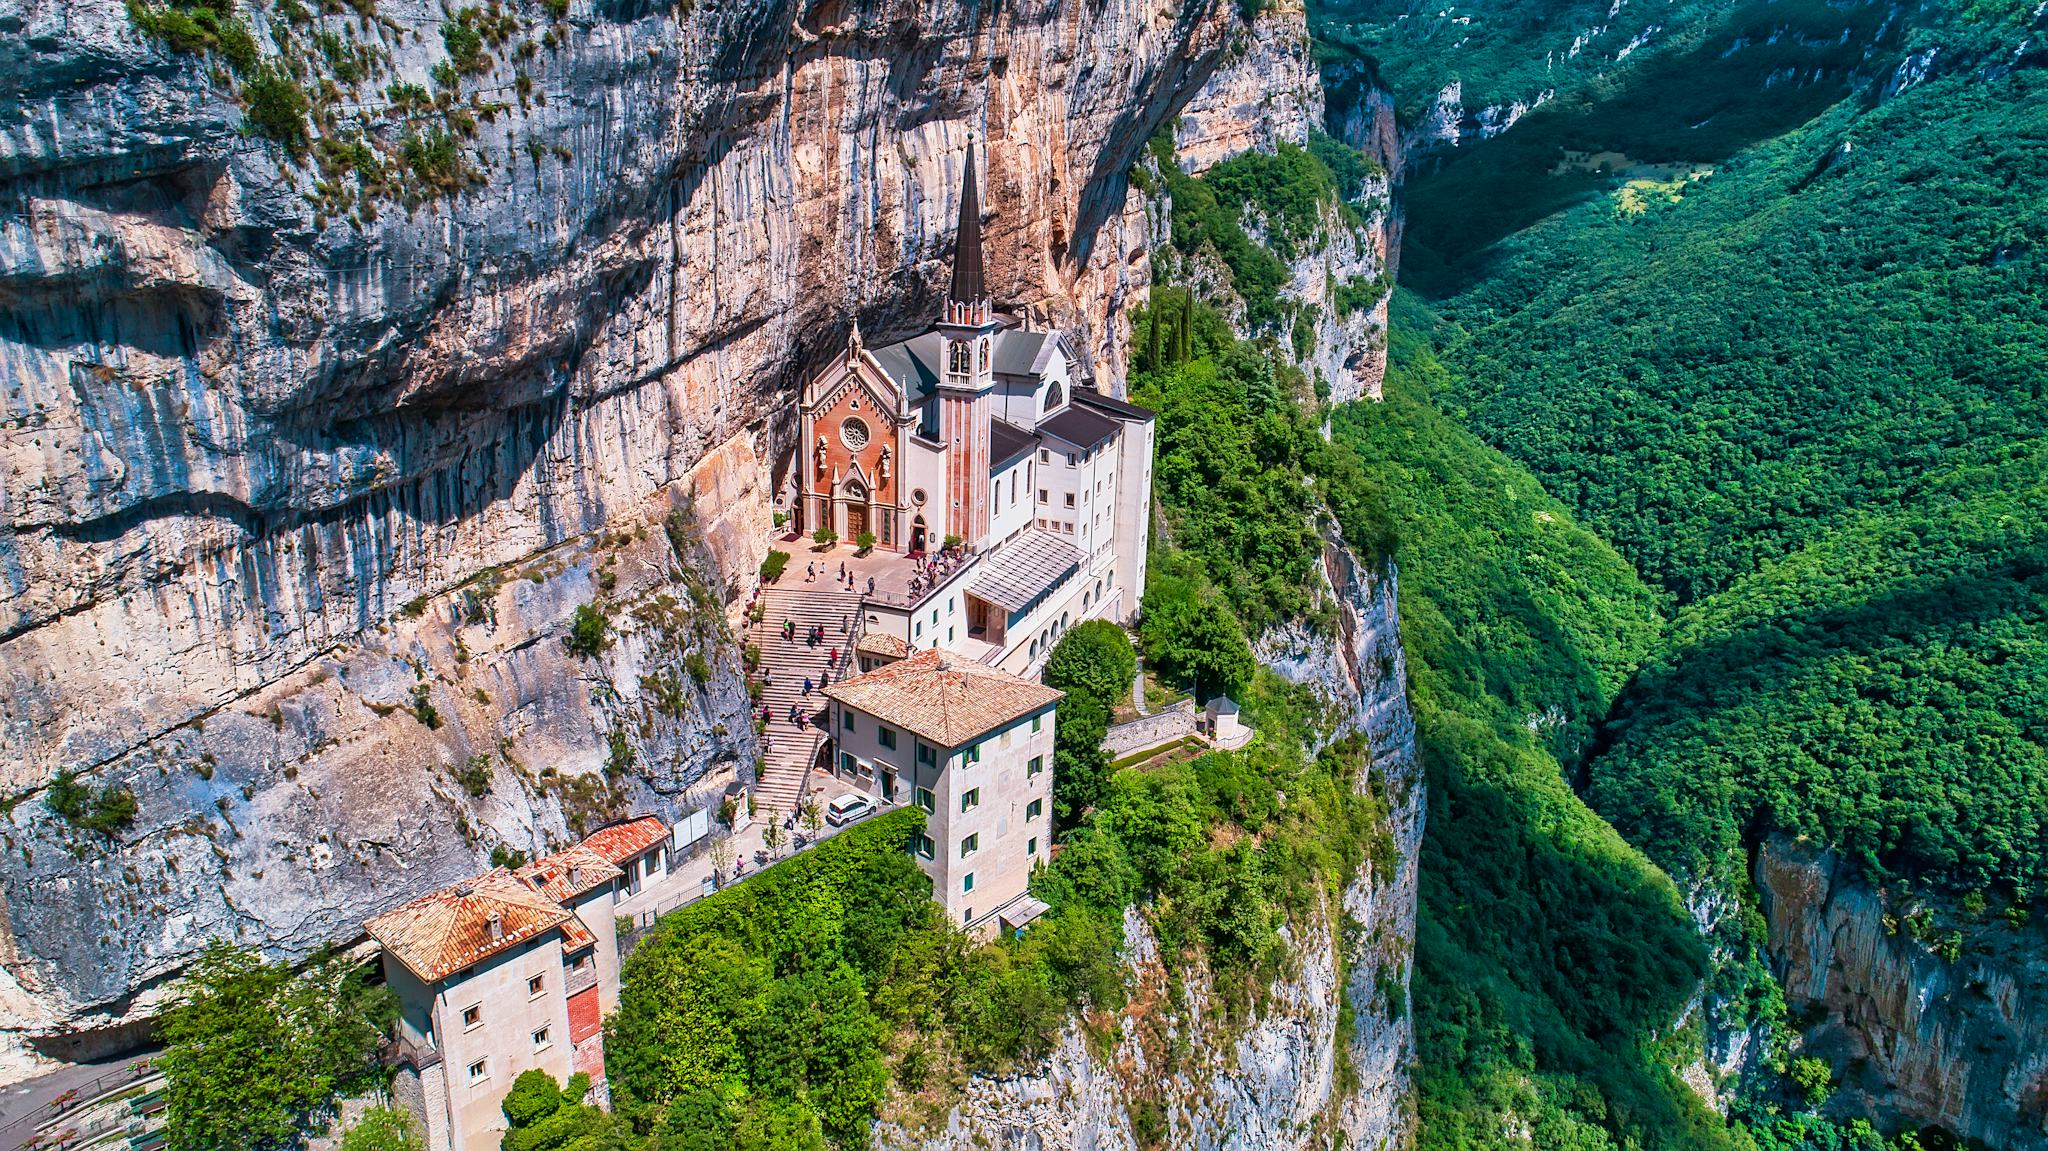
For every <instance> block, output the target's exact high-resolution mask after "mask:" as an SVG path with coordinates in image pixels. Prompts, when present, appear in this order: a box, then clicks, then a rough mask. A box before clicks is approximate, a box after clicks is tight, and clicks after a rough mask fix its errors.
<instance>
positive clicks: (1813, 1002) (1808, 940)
mask: <svg viewBox="0 0 2048 1151" xmlns="http://www.w3.org/2000/svg"><path fill="white" fill-rule="evenodd" d="M1754 876H1755V879H1756V886H1757V893H1758V896H1759V897H1760V899H1761V901H1762V905H1763V907H1762V909H1763V911H1764V915H1765V918H1766V920H1767V921H1768V922H1769V925H1770V941H1769V948H1770V953H1771V959H1772V963H1773V966H1774V967H1776V969H1777V971H1778V973H1779V978H1780V980H1781V981H1782V982H1783V984H1784V988H1785V1003H1786V1006H1787V1007H1788V1008H1789V1009H1790V1012H1791V1014H1792V1016H1793V1018H1794V1019H1800V1020H1805V1021H1808V1022H1807V1025H1806V1026H1805V1027H1804V1028H1803V1029H1802V1030H1803V1033H1804V1050H1805V1051H1806V1052H1807V1053H1810V1054H1814V1055H1819V1056H1821V1057H1823V1058H1826V1059H1827V1060H1828V1061H1829V1062H1830V1063H1831V1064H1832V1065H1833V1067H1834V1070H1835V1074H1836V1078H1837V1081H1838V1083H1839V1088H1838V1090H1837V1091H1836V1093H1835V1096H1834V1098H1833V1099H1832V1101H1831V1103H1830V1109H1831V1110H1839V1111H1842V1112H1846V1113H1849V1114H1860V1115H1866V1116H1869V1117H1871V1118H1873V1119H1875V1120H1877V1121H1878V1122H1879V1123H1880V1124H1881V1125H1882V1126H1884V1127H1886V1128H1891V1127H1896V1126H1907V1127H1922V1126H1938V1127H1941V1128H1944V1129H1946V1130H1948V1131H1950V1132H1952V1133H1954V1134H1955V1135H1957V1136H1960V1137H1961V1138H1963V1139H1966V1140H1969V1141H1971V1142H1973V1143H1981V1144H1982V1145H1984V1146H1988V1147H1996V1148H2005V1149H2009V1151H2021V1149H2039V1148H2044V1147H2048V959H2044V955H2043V952H2042V950H2041V948H2040V936H2039V929H2038V928H2034V929H2030V930H2025V931H2024V932H2023V933H2020V934H2018V935H2016V933H2014V932H2013V931H2011V930H2008V929H2006V928H2004V927H2002V926H1997V925H1992V924H1985V925H1982V926H1979V927H1976V928H1974V929H1971V930H1968V931H1965V932H1964V936H1963V941H1962V946H1961V947H1960V948H1959V951H1958V957H1957V958H1956V959H1955V960H1953V961H1950V960H1948V959H1944V958H1943V957H1941V956H1939V955H1937V954H1935V953H1934V952H1933V951H1932V950H1930V949H1929V947H1928V946H1927V944H1925V943H1923V942H1921V941H1920V940H1917V939H1914V938H1912V937H1911V936H1910V934H1909V933H1907V932H1905V931H1902V930H1897V929H1896V928H1897V924H1895V923H1893V924H1891V925H1890V926H1889V927H1888V916H1887V914H1886V907H1885V902H1884V897H1883V895H1882V893H1880V892H1878V891H1877V890H1876V889H1874V888H1872V887H1871V886H1870V884H1869V883H1868V882H1866V881H1865V880H1864V879H1863V877H1862V876H1861V874H1860V873H1859V872H1858V871H1857V870H1856V868H1855V867H1854V865H1852V864H1849V863H1847V862H1845V861H1843V860H1841V859H1839V858H1837V857H1835V856H1834V855H1832V854H1831V853H1822V852H1816V851H1814V850H1812V849H1811V848H1808V847H1806V846H1803V845H1801V844H1797V843H1794V842H1792V841H1790V840H1787V839H1784V838H1779V837H1774V838H1771V839H1769V840H1767V841H1765V842H1764V844H1763V845H1761V846H1760V847H1759V848H1758V849H1757V852H1756V859H1755V865H1754Z"/></svg>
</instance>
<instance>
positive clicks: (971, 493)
mask: <svg viewBox="0 0 2048 1151" xmlns="http://www.w3.org/2000/svg"><path fill="white" fill-rule="evenodd" d="M974 161H975V147H974V138H973V137H972V136H969V137H968V140H967V166H966V171H965V172H964V173H963V175H962V178H961V184H960V226H959V228H958V230H957V231H956V233H955V235H954V240H953V283H952V286H951V288H950V289H949V290H948V291H947V292H946V302H945V305H944V306H943V308H942V309H941V310H940V313H939V322H938V324H937V325H936V326H935V330H936V331H937V332H938V334H939V355H940V363H941V364H942V365H943V368H944V370H943V372H942V373H941V376H940V379H939V389H938V390H939V405H940V412H939V419H940V422H939V434H940V435H941V436H942V437H943V439H944V442H945V444H946V448H947V454H946V504H947V506H946V524H947V529H948V530H949V531H950V532H953V533H955V534H957V535H959V536H960V537H961V538H962V539H964V540H966V541H967V543H968V544H969V545H970V546H979V545H980V544H981V543H982V541H983V540H984V539H985V538H986V537H987V535H988V528H989V477H988V436H989V394H990V392H991V391H993V390H994V388H995V370H994V366H993V365H994V362H995V342H996V334H997V330H998V328H999V327H1000V325H999V324H998V323H997V322H996V318H995V304H994V301H993V300H991V299H990V298H989V294H988V285H987V283H986V279H985V277H984V275H983V271H982V259H981V191H980V188H979V186H978V180H977V178H976V173H975V164H974Z"/></svg>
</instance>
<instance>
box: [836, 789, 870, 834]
mask: <svg viewBox="0 0 2048 1151" xmlns="http://www.w3.org/2000/svg"><path fill="white" fill-rule="evenodd" d="M874 813H875V801H874V800H872V799H869V798H868V797H867V796H865V795H860V794H857V793H856V794H853V795H842V796H840V797H839V798H837V799H835V800H833V801H832V802H831V803H829V804H827V805H826V806H825V822H827V823H829V824H831V825H832V826H834V827H845V826H846V825H847V824H849V823H852V822H853V821H854V820H856V819H860V818H862V817H864V816H869V815H873V814H874Z"/></svg>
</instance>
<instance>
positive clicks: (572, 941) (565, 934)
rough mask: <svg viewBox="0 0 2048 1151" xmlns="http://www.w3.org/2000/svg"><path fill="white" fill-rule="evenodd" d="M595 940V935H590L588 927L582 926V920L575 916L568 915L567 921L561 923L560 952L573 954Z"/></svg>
mask: <svg viewBox="0 0 2048 1151" xmlns="http://www.w3.org/2000/svg"><path fill="white" fill-rule="evenodd" d="M596 942H597V936H595V935H592V934H591V933H590V929H589V928H588V927H585V926H583V921H582V920H580V919H577V918H576V917H575V916H573V915H572V916H570V917H569V922H567V923H564V924H563V925H562V954H564V955H574V954H576V953H577V952H579V951H581V950H583V949H584V948H586V947H588V946H590V945H591V944H593V943H596Z"/></svg>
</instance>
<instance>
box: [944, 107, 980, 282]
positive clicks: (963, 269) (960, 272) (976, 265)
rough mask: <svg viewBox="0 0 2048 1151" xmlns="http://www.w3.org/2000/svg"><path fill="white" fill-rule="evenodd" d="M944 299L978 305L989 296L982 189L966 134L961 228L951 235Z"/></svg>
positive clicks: (969, 138) (971, 144)
mask: <svg viewBox="0 0 2048 1151" xmlns="http://www.w3.org/2000/svg"><path fill="white" fill-rule="evenodd" d="M946 298H947V299H949V300H950V301H952V302H953V303H955V304H979V303H980V302H982V301H983V300H985V299H987V298H988V285H987V284H986V283H985V282H984V281H983V277H982V270H981V190H980V188H979V187H978V186H977V185H976V181H975V176H974V135H973V133H969V134H968V136H967V171H966V174H965V177H964V178H963V179H962V181H961V184H960V227H959V230H958V231H957V232H956V233H955V235H954V238H953V289H952V291H950V292H948V293H947V297H946Z"/></svg>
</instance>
